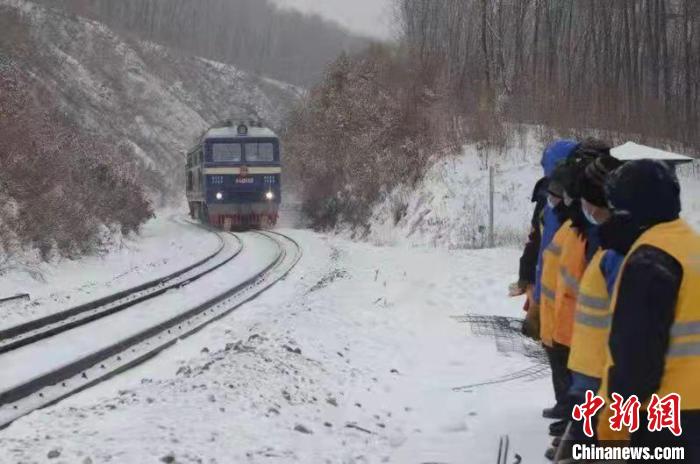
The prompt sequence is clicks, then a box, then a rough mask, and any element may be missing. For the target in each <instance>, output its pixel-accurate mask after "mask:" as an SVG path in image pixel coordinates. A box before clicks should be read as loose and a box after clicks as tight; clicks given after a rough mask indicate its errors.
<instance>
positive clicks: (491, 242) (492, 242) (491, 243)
mask: <svg viewBox="0 0 700 464" xmlns="http://www.w3.org/2000/svg"><path fill="white" fill-rule="evenodd" d="M493 184H494V168H493V166H489V248H493V247H494V246H495V243H496V239H495V236H494V234H495V232H494V228H493V216H494V212H493V196H494V185H493Z"/></svg>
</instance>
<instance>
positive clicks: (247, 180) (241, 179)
mask: <svg viewBox="0 0 700 464" xmlns="http://www.w3.org/2000/svg"><path fill="white" fill-rule="evenodd" d="M236 183H237V184H254V183H255V179H253V178H252V177H236Z"/></svg>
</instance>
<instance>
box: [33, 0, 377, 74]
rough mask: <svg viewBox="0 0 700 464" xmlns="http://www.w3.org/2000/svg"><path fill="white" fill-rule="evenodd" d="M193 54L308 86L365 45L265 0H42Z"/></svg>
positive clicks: (335, 28)
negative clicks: (345, 55) (337, 60)
mask: <svg viewBox="0 0 700 464" xmlns="http://www.w3.org/2000/svg"><path fill="white" fill-rule="evenodd" d="M43 1H44V3H46V4H47V5H48V4H50V5H52V6H55V5H62V6H63V7H66V8H69V9H70V10H71V11H73V12H74V13H76V14H80V15H81V16H87V17H91V18H93V19H97V20H99V21H101V22H104V23H106V24H108V25H109V26H111V27H113V28H115V29H117V30H122V31H127V32H129V33H132V34H135V35H136V36H138V37H139V38H140V39H145V40H150V41H153V42H157V43H160V44H163V45H167V46H170V47H173V48H177V49H180V50H183V51H185V52H188V53H190V54H193V55H197V56H201V57H204V58H209V59H212V60H216V61H221V62H224V63H230V64H233V65H235V66H238V67H240V68H242V69H245V70H247V71H253V72H257V73H259V74H261V75H264V76H266V77H272V78H276V79H279V80H282V81H285V82H289V83H292V84H296V85H301V86H310V85H312V84H313V83H315V82H316V81H317V80H318V79H320V77H321V76H322V73H323V69H324V67H325V66H326V65H327V64H328V63H330V62H331V61H332V60H333V59H335V57H336V56H337V55H338V54H339V53H340V52H341V51H359V50H361V49H362V48H363V47H365V46H366V45H367V44H368V42H369V40H368V39H365V38H362V37H358V36H356V35H353V34H351V33H350V32H348V31H346V30H344V29H342V28H341V27H340V26H338V25H337V24H335V23H331V22H329V21H326V20H324V19H322V18H321V17H319V16H310V15H304V14H302V13H300V12H297V11H293V10H281V9H279V8H278V7H277V6H275V5H274V4H273V3H272V2H270V1H269V0H119V1H114V0H58V1H55V0H50V1H47V0H43Z"/></svg>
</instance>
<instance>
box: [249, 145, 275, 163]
mask: <svg viewBox="0 0 700 464" xmlns="http://www.w3.org/2000/svg"><path fill="white" fill-rule="evenodd" d="M245 160H246V161H247V162H249V163H270V162H272V161H274V160H275V146H274V145H273V144H272V142H260V143H246V144H245Z"/></svg>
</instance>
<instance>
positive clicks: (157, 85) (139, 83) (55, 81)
mask: <svg viewBox="0 0 700 464" xmlns="http://www.w3.org/2000/svg"><path fill="white" fill-rule="evenodd" d="M0 8H2V9H6V8H9V9H10V10H15V11H19V12H21V18H22V21H23V22H24V23H25V24H26V25H27V30H28V35H29V37H30V38H31V42H32V44H31V50H30V51H29V53H24V54H20V55H19V56H18V57H16V58H15V59H14V64H15V65H16V66H19V67H21V68H23V69H24V70H27V71H29V72H30V73H31V74H32V75H33V76H34V78H35V80H36V82H35V84H38V86H39V88H42V89H45V90H47V91H48V92H47V95H48V96H49V99H50V100H53V101H47V103H49V104H51V103H55V104H57V105H58V107H59V108H60V109H61V111H62V112H63V113H64V114H66V115H67V116H68V117H69V118H70V119H71V120H73V121H75V122H77V123H78V125H79V126H80V127H83V128H86V129H88V130H90V131H94V132H98V133H101V134H103V135H105V136H108V137H111V138H113V139H114V140H117V141H119V142H124V141H126V142H128V144H129V145H131V146H132V148H133V150H134V152H135V154H136V156H137V157H138V158H140V159H141V160H142V161H143V163H144V164H145V165H147V166H151V167H153V168H155V170H156V171H157V172H159V173H160V174H162V178H161V179H160V182H159V181H158V180H156V179H154V181H153V183H154V184H156V185H153V186H152V187H161V186H164V187H165V188H164V189H162V190H163V191H165V192H166V193H169V194H172V193H173V192H179V190H180V188H179V186H180V185H181V183H180V175H181V171H182V169H181V160H182V157H183V151H184V150H185V149H186V148H189V146H191V144H192V143H193V141H194V139H195V137H196V136H197V135H199V134H200V133H201V131H202V130H203V129H205V128H206V127H207V126H208V125H210V124H211V123H213V122H215V121H218V120H221V119H225V118H228V117H231V116H238V115H241V116H251V115H258V116H259V117H261V118H263V119H265V120H267V121H268V122H269V123H270V124H272V125H277V124H279V123H280V121H281V120H282V118H283V117H284V115H285V114H286V112H287V109H288V108H289V105H290V104H291V103H292V102H293V100H294V99H295V98H296V95H297V92H298V90H297V89H295V88H294V87H292V86H288V85H285V84H283V83H279V82H274V81H270V80H268V79H264V78H259V77H256V76H252V75H250V74H247V73H244V72H241V71H239V70H238V69H236V68H235V67H233V66H229V65H224V64H221V63H216V62H212V61H208V60H204V59H200V58H196V57H190V56H185V55H181V54H178V53H177V52H174V51H172V50H169V49H166V48H164V47H161V46H159V45H155V44H153V43H146V42H141V41H137V40H132V39H130V38H128V37H122V36H120V35H118V34H117V33H116V32H115V31H112V30H110V29H109V28H108V27H106V26H105V25H103V24H101V23H98V22H94V21H90V20H86V19H84V18H81V17H75V16H71V15H68V14H66V13H64V12H63V11H61V10H57V9H52V8H46V7H44V6H40V5H37V4H35V3H32V2H30V1H26V0H0ZM157 184H161V185H157Z"/></svg>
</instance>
